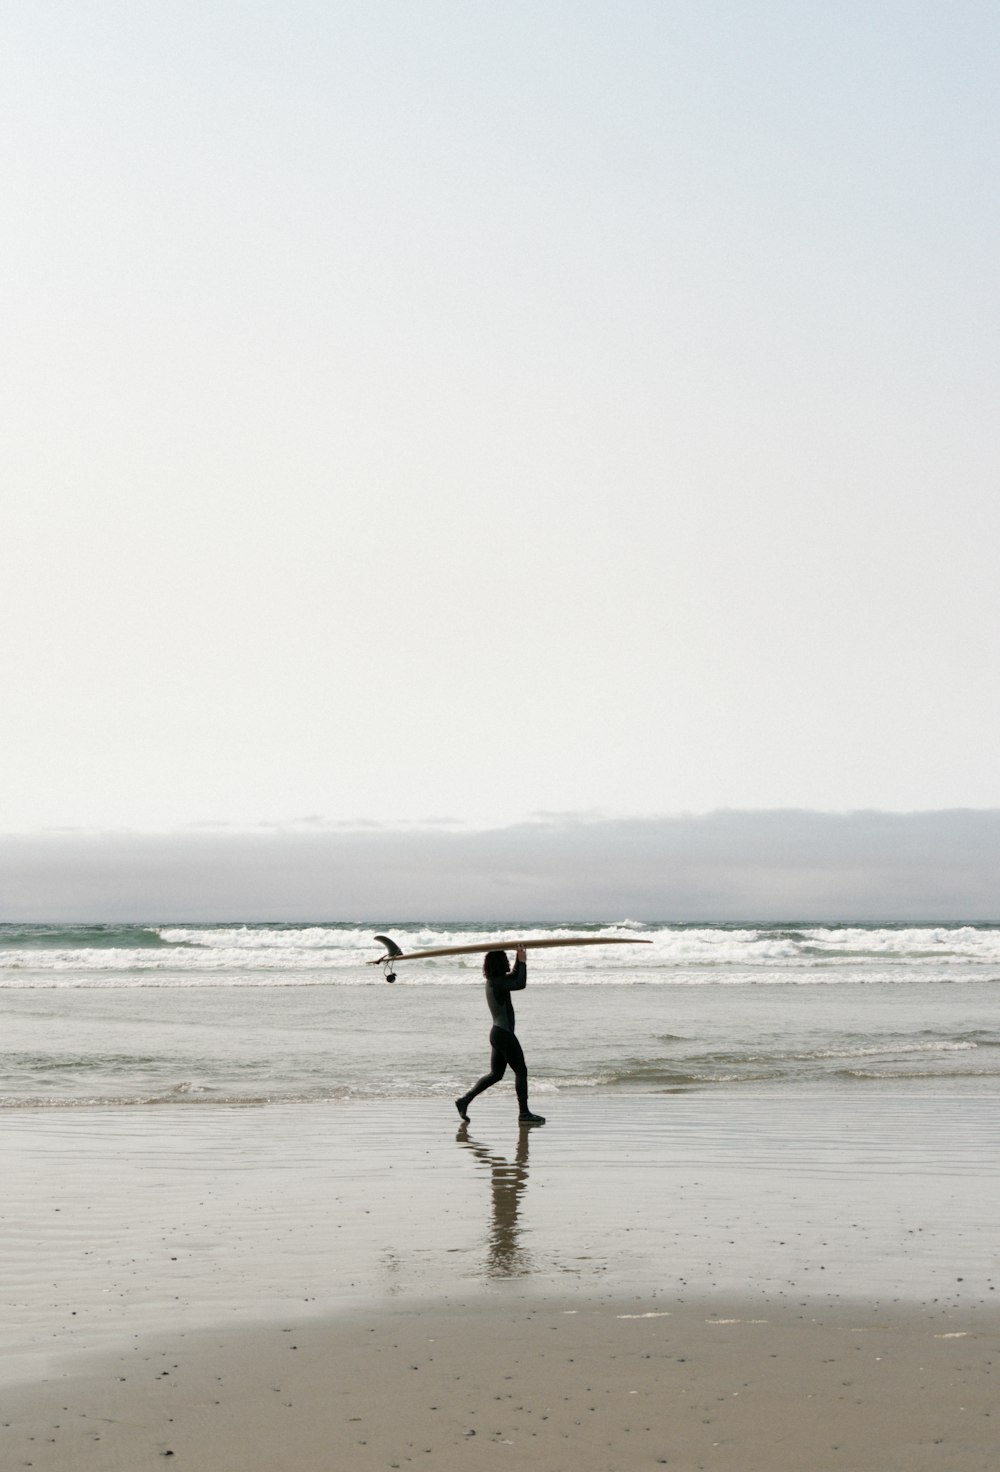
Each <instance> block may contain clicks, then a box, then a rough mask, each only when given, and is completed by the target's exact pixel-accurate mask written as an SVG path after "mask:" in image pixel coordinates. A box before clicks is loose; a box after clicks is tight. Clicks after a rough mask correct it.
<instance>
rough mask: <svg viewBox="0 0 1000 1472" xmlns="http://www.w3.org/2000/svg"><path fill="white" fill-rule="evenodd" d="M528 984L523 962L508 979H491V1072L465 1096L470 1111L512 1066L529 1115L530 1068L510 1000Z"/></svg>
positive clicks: (523, 1109)
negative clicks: (523, 1050) (525, 1058)
mask: <svg viewBox="0 0 1000 1472" xmlns="http://www.w3.org/2000/svg"><path fill="white" fill-rule="evenodd" d="M527 985H528V968H527V966H525V964H524V962H523V961H518V962H517V964H516V965H515V967H514V969H513V971H510V972H508V973H507V975H506V976H498V977H496V978H494V979H490V978H487V981H486V1003H487V1006H488V1007H489V1009H490V1016H491V1017H492V1018H493V1026H492V1027H491V1028H490V1071H489V1073H485V1074H483V1077H482V1078H481V1079H480V1080H479V1082H478V1083H477V1084H476V1086H475V1088H473V1089H470V1090H469V1092H468V1093H467V1094H466V1095H465V1099H464V1103H465V1106H466V1108H468V1106H469V1104H471V1103H472V1100H473V1099H474V1098H475V1097H476V1095H477V1094H481V1093H482V1092H483V1090H484V1089H488V1088H491V1087H492V1085H493V1084H498V1083H499V1082H500V1080H501V1079H502V1078H503V1076H504V1074H505V1073H506V1072H507V1065H508V1063H509V1064H510V1066H511V1068H512V1069H513V1070H514V1085H515V1088H516V1091H517V1102H518V1104H519V1105H520V1107H521V1113H522V1114H527V1112H528V1065H527V1064H526V1063H525V1061H524V1054H523V1053H522V1051H521V1044H520V1043H519V1042H518V1040H517V1038H516V1037H515V1036H514V1006H513V1003H512V1002H511V1000H510V994H511V992H522V991H524V988H525V987H526V986H527Z"/></svg>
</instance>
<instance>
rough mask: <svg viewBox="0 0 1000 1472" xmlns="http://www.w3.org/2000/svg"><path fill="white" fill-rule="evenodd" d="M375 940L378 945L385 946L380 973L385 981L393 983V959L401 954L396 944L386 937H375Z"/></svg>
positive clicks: (394, 978)
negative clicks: (381, 972)
mask: <svg viewBox="0 0 1000 1472" xmlns="http://www.w3.org/2000/svg"><path fill="white" fill-rule="evenodd" d="M375 939H376V940H377V941H378V943H379V945H382V946H385V955H384V956H383V957H382V971H383V973H384V975H385V979H386V981H388V982H393V981H395V980H396V973H395V971H393V969H392V963H393V959H394V958H395V957H396V956H401V955H402V954H403V952H402V951H401V950H400V948H399V946H397V944H396V942H395V941H394V940H390V938H389V937H388V936H387V935H377V936H376V937H375Z"/></svg>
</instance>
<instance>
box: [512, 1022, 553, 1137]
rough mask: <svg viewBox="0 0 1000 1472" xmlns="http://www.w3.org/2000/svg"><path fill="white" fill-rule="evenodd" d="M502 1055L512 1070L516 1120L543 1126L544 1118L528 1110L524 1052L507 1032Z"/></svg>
mask: <svg viewBox="0 0 1000 1472" xmlns="http://www.w3.org/2000/svg"><path fill="white" fill-rule="evenodd" d="M504 1055H505V1057H506V1059H507V1062H508V1063H509V1064H510V1066H511V1068H512V1069H513V1070H514V1082H515V1087H516V1089H517V1110H518V1118H519V1119H520V1121H521V1123H522V1124H544V1123H545V1119H544V1117H543V1116H542V1115H541V1114H532V1112H531V1110H530V1109H529V1108H528V1065H527V1063H525V1061H524V1051H523V1049H522V1047H521V1044H520V1043H519V1042H518V1040H517V1038H516V1037H515V1036H514V1034H513V1033H510V1032H509V1033H508V1034H507V1038H506V1041H505V1044H504Z"/></svg>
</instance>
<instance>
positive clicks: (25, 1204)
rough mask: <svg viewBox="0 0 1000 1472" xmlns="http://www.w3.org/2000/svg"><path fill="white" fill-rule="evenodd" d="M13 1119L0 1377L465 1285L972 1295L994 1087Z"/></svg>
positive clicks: (956, 1299) (988, 1297)
mask: <svg viewBox="0 0 1000 1472" xmlns="http://www.w3.org/2000/svg"><path fill="white" fill-rule="evenodd" d="M511 1106H512V1100H511V1099H508V1098H500V1097H497V1098H495V1099H493V1100H491V1101H489V1102H486V1103H484V1104H483V1105H482V1107H481V1108H479V1109H477V1110H476V1113H475V1116H474V1118H473V1121H472V1123H471V1125H470V1127H469V1128H468V1129H464V1128H461V1127H459V1125H458V1120H457V1117H453V1114H452V1110H453V1106H451V1105H450V1104H448V1103H447V1101H445V1102H443V1103H441V1104H435V1103H430V1102H421V1101H410V1102H408V1103H405V1104H403V1103H391V1102H387V1101H373V1102H369V1103H359V1102H325V1103H320V1104H297V1105H283V1106H275V1107H271V1108H246V1107H244V1108H233V1107H228V1108H218V1107H216V1108H190V1109H187V1110H185V1111H183V1112H182V1113H181V1114H179V1115H178V1114H177V1113H176V1112H175V1111H164V1110H162V1109H150V1108H138V1107H137V1108H134V1109H128V1110H111V1111H109V1110H107V1109H96V1110H71V1111H23V1112H18V1113H15V1114H11V1115H9V1116H8V1117H7V1120H6V1123H5V1129H4V1131H3V1133H2V1135H0V1170H2V1172H3V1178H4V1182H5V1189H4V1201H3V1205H2V1208H0V1230H2V1234H3V1240H4V1243H5V1248H4V1278H5V1291H4V1297H5V1301H6V1303H7V1305H8V1307H7V1308H6V1310H5V1314H4V1318H3V1322H2V1324H0V1350H2V1351H3V1362H4V1373H5V1374H6V1376H7V1378H19V1377H27V1376H30V1375H33V1374H37V1373H39V1372H41V1371H42V1370H44V1369H45V1368H46V1367H47V1366H48V1365H49V1363H50V1361H51V1358H52V1356H53V1355H54V1354H56V1353H59V1354H66V1353H67V1352H70V1351H73V1350H81V1349H93V1348H101V1347H106V1346H108V1345H110V1344H113V1343H115V1342H120V1341H121V1340H122V1339H124V1338H128V1337H130V1336H131V1335H134V1334H139V1333H143V1332H150V1331H153V1330H162V1329H170V1328H174V1327H180V1326H184V1327H187V1328H191V1327H197V1326H199V1325H204V1326H209V1325H211V1324H213V1323H217V1322H222V1321H228V1320H230V1319H233V1318H237V1319H242V1320H249V1319H252V1318H260V1317H270V1316H275V1315H283V1316H291V1317H294V1316H303V1315H306V1316H308V1315H311V1314H315V1313H323V1312H328V1311H329V1310H330V1309H331V1308H336V1307H338V1306H342V1305H344V1304H345V1303H347V1302H349V1301H356V1300H359V1299H370V1298H373V1297H375V1298H378V1297H383V1296H388V1297H392V1296H395V1295H399V1294H403V1295H409V1296H416V1297H420V1296H427V1297H430V1296H440V1295H442V1294H448V1293H454V1292H458V1293H464V1292H471V1291H481V1290H484V1289H485V1290H486V1291H493V1292H508V1291H511V1290H512V1289H513V1290H517V1291H525V1290H529V1291H530V1290H535V1289H537V1290H544V1291H551V1290H552V1289H553V1288H555V1289H560V1290H564V1289H566V1288H567V1287H573V1285H577V1286H582V1287H583V1288H584V1289H589V1288H593V1286H594V1285H595V1284H607V1285H609V1286H619V1287H623V1288H628V1289H629V1290H630V1291H634V1290H641V1291H643V1292H644V1293H646V1294H647V1295H648V1296H649V1297H650V1299H651V1301H652V1300H653V1299H656V1298H658V1297H660V1298H663V1299H664V1300H665V1301H667V1300H679V1299H683V1298H684V1297H685V1295H688V1294H695V1293H702V1294H712V1293H720V1294H722V1293H729V1294H732V1293H737V1294H750V1295H754V1294H756V1295H759V1294H763V1295H765V1296H768V1295H770V1296H773V1297H775V1298H778V1299H788V1300H789V1301H793V1302H798V1301H799V1300H800V1299H806V1298H816V1297H825V1298H828V1299H836V1298H845V1299H853V1298H859V1297H866V1298H868V1299H880V1300H882V1299H884V1300H885V1301H890V1300H894V1299H902V1300H909V1301H921V1302H928V1301H936V1302H939V1303H941V1304H960V1305H962V1304H965V1305H968V1304H979V1303H989V1302H992V1301H994V1300H995V1293H994V1288H995V1277H996V1268H995V1223H996V1220H997V1217H998V1213H1000V1183H998V1179H997V1175H996V1172H995V1169H994V1164H995V1160H996V1152H997V1145H998V1143H1000V1141H998V1138H997V1136H998V1127H997V1113H996V1101H995V1100H987V1099H985V1098H982V1097H970V1096H964V1097H963V1096H960V1095H954V1096H944V1095H940V1096H938V1097H935V1098H933V1099H930V1098H921V1097H919V1096H913V1095H906V1094H903V1093H901V1092H897V1093H896V1094H894V1095H893V1096H892V1097H882V1098H876V1097H873V1096H871V1095H867V1096H864V1097H862V1096H855V1097H849V1096H847V1095H845V1094H842V1095H840V1096H839V1097H838V1098H836V1099H832V1098H831V1097H830V1096H826V1097H824V1096H819V1095H815V1094H803V1095H797V1096H791V1095H789V1094H787V1093H782V1094H772V1095H756V1096H753V1097H750V1096H747V1097H743V1098H741V1099H740V1100H739V1101H737V1100H736V1099H735V1098H724V1097H710V1096H706V1095H692V1096H686V1097H676V1096H674V1097H661V1098H659V1099H652V1098H636V1099H627V1098H622V1097H618V1098H608V1099H602V1100H596V1099H581V1098H573V1099H563V1100H559V1101H558V1102H557V1105H556V1107H555V1108H554V1109H553V1110H552V1111H551V1112H550V1116H549V1123H548V1124H547V1125H546V1126H545V1127H544V1128H542V1129H537V1130H527V1131H520V1130H519V1129H518V1127H517V1125H516V1120H515V1119H514V1117H513V1111H512V1107H511Z"/></svg>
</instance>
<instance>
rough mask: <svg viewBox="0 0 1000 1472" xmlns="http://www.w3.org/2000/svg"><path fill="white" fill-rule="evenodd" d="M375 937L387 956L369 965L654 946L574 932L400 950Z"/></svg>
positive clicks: (635, 939)
mask: <svg viewBox="0 0 1000 1472" xmlns="http://www.w3.org/2000/svg"><path fill="white" fill-rule="evenodd" d="M375 939H376V940H377V941H378V942H379V944H380V945H383V946H385V955H384V956H376V957H375V959H374V961H369V962H368V965H369V966H381V965H383V964H384V963H385V962H386V961H427V960H429V959H430V958H431V957H432V956H484V955H485V954H486V952H487V951H516V950H517V948H518V946H524V948H525V950H528V951H531V950H536V951H541V950H551V949H554V948H555V947H556V946H651V945H652V944H653V942H652V941H651V940H645V939H643V938H642V937H640V936H624V935H575V936H573V937H572V938H570V939H564V938H562V937H557V938H556V939H555V940H553V939H551V938H550V939H548V940H488V941H476V943H475V945H467V946H435V947H434V948H433V949H432V950H429V951H401V950H400V948H399V946H397V944H396V942H395V941H394V940H390V938H389V936H387V935H377V936H376V937H375Z"/></svg>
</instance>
